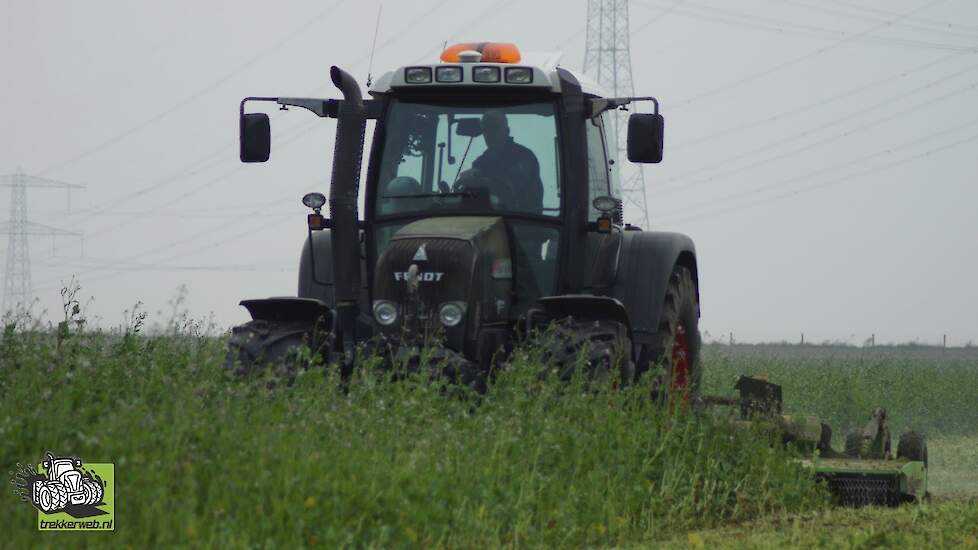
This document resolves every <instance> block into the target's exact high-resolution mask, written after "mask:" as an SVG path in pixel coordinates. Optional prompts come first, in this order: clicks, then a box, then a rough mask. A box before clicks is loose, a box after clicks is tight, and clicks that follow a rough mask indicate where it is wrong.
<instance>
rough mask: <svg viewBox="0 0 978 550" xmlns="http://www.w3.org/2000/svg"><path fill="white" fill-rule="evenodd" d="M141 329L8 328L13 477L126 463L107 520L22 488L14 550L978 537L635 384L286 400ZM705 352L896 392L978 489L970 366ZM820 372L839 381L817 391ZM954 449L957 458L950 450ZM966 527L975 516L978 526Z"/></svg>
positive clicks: (213, 347) (532, 372)
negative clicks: (863, 504) (819, 471)
mask: <svg viewBox="0 0 978 550" xmlns="http://www.w3.org/2000/svg"><path fill="white" fill-rule="evenodd" d="M140 322H141V321H140ZM138 328H139V327H138V326H136V323H135V321H133V322H132V323H130V330H122V331H119V332H118V333H117V334H104V333H96V332H81V333H76V332H75V331H74V329H70V328H69V327H62V330H60V331H59V330H51V331H41V330H23V331H14V330H13V329H12V328H11V329H9V330H7V331H6V332H5V333H4V335H3V337H2V338H3V339H2V341H0V396H3V398H2V399H0V461H2V466H3V470H4V471H10V470H12V469H13V468H14V466H15V465H16V463H17V462H22V463H26V462H28V461H33V460H37V459H38V458H39V457H41V456H42V453H43V452H44V451H45V450H52V451H55V452H58V453H66V454H67V453H70V454H76V455H78V456H81V457H82V458H84V459H87V460H90V461H92V462H100V461H106V462H114V463H115V465H116V480H117V487H116V503H117V504H116V514H117V529H116V531H115V532H114V533H111V534H104V533H39V532H37V531H36V527H35V525H36V523H35V521H36V520H35V511H34V510H33V509H32V508H31V507H30V506H29V505H27V504H25V503H21V502H18V501H17V500H16V498H15V497H13V496H11V495H9V494H6V495H5V496H4V497H2V498H0V513H3V516H4V517H5V518H6V521H5V527H6V529H5V538H4V541H3V542H4V544H5V545H9V546H11V547H34V546H38V545H41V546H43V545H49V546H55V545H62V544H65V543H67V544H71V545H89V546H99V547H102V546H106V545H107V543H108V544H109V545H113V546H127V545H131V546H133V547H149V546H157V545H174V544H186V543H188V542H189V543H191V544H194V545H199V546H213V547H241V546H255V545H259V546H283V547H293V546H300V545H311V544H322V545H326V546H337V545H356V546H377V547H391V546H405V545H407V546H425V547H486V546H489V547H493V546H548V547H568V546H571V547H573V546H584V545H600V546H605V545H634V544H648V543H650V542H653V541H659V542H668V541H672V542H671V543H670V544H673V543H674V544H677V545H679V546H680V547H681V546H684V545H686V546H688V545H690V544H692V545H693V546H697V545H698V544H700V543H703V542H704V541H706V544H707V547H713V546H714V545H715V544H714V542H724V543H731V544H739V543H740V542H743V543H744V544H745V545H748V546H754V545H755V544H754V542H753V541H756V544H757V545H762V544H766V545H769V546H772V547H777V546H782V545H785V544H808V543H813V544H814V543H823V544H826V545H829V543H830V542H831V541H837V542H839V543H840V544H842V545H843V546H844V545H845V544H862V542H860V541H863V542H865V541H873V540H881V541H883V543H884V545H887V544H889V543H890V542H892V541H898V540H903V539H889V538H884V539H880V538H878V537H880V536H882V535H879V534H878V533H879V531H880V530H881V529H882V527H881V525H882V524H880V523H875V524H874V523H873V522H872V521H867V522H866V523H860V522H857V521H855V520H854V519H853V520H851V521H850V520H848V519H845V518H866V517H868V518H872V517H881V518H884V517H885V518H889V517H892V518H894V520H895V521H900V522H903V523H901V525H904V526H906V536H907V537H911V536H912V537H921V536H924V535H921V534H920V533H929V532H930V531H926V530H924V531H920V532H918V531H915V530H913V529H911V527H912V526H914V525H918V524H920V519H919V518H927V519H928V521H929V522H930V523H927V525H928V527H927V529H932V526H933V525H944V526H945V529H956V531H953V532H951V533H945V535H946V537H947V538H945V539H935V540H946V541H949V542H948V544H950V543H951V542H956V543H960V544H967V543H968V541H969V540H972V539H968V538H967V537H968V536H969V533H970V534H972V535H973V534H974V529H973V526H974V525H975V515H976V512H975V506H974V504H973V503H970V502H966V501H961V500H956V501H953V502H950V503H940V504H934V505H928V506H925V507H922V508H920V509H919V510H918V509H917V508H916V507H908V508H904V509H901V510H897V511H877V510H864V511H857V512H849V511H833V510H830V509H828V507H827V504H826V502H827V500H826V498H825V494H824V492H823V491H822V489H821V488H820V487H818V486H817V485H816V484H815V483H814V482H813V481H812V480H811V479H810V477H809V475H808V474H807V473H806V472H805V471H803V470H801V469H799V468H798V467H797V466H795V465H794V464H793V463H792V462H791V461H790V460H789V458H790V456H789V453H790V451H783V450H778V449H772V448H770V447H769V446H768V445H767V444H766V442H765V441H764V440H763V438H760V437H757V436H756V434H750V433H731V432H730V431H729V430H727V429H725V428H724V426H723V423H718V422H714V421H712V420H711V419H710V418H709V417H708V416H707V417H704V416H702V415H691V414H686V413H683V412H671V413H670V412H668V411H663V410H659V409H656V408H654V407H652V406H651V405H650V404H649V403H648V400H647V399H646V398H645V396H644V395H643V393H642V392H639V391H627V390H626V391H614V390H611V389H608V388H593V387H592V388H587V387H585V386H584V385H583V384H582V383H581V382H577V383H572V384H570V385H567V384H560V383H556V382H551V381H539V380H537V374H536V373H537V372H538V370H539V369H538V367H537V366H536V365H531V364H516V365H514V368H513V369H512V370H510V371H508V372H505V373H503V374H502V375H501V376H500V377H499V380H498V382H497V383H496V385H494V387H493V389H492V391H491V392H490V393H489V394H488V395H487V396H485V397H483V398H481V399H480V398H477V397H476V396H472V395H459V393H458V392H459V391H460V390H457V389H450V388H445V387H443V386H442V385H440V384H439V383H437V382H436V381H431V380H428V379H424V378H420V377H409V378H407V379H404V380H399V381H397V382H391V381H386V380H383V379H381V377H379V376H377V375H376V374H368V373H367V372H365V371H367V370H369V365H366V366H365V367H364V369H363V370H361V371H360V372H358V373H357V374H356V376H355V377H354V379H353V380H352V381H350V383H349V384H342V383H341V382H340V380H338V378H337V376H336V375H335V373H334V372H332V371H331V370H329V369H326V368H322V367H316V368H313V369H310V370H308V371H304V372H303V373H302V374H300V375H299V376H298V378H297V379H296V381H295V384H293V385H292V386H291V387H285V386H283V385H282V384H278V385H276V386H275V387H274V388H271V389H270V388H269V384H268V382H269V379H254V378H253V379H248V380H238V379H232V378H230V377H229V376H228V375H227V374H226V373H225V372H224V371H223V368H222V362H223V358H224V342H223V339H220V338H213V337H208V336H203V335H199V334H197V333H196V331H195V330H190V331H186V330H182V331H181V330H170V331H169V332H168V333H167V334H162V335H159V336H152V337H145V336H142V335H139V334H136V332H137V329H138ZM706 359H707V365H708V370H707V377H706V380H707V384H708V388H707V389H708V390H709V391H711V392H722V393H729V392H730V390H729V386H730V383H731V382H732V380H733V377H734V375H735V374H738V373H741V372H743V373H767V374H768V375H770V377H771V379H772V380H775V381H778V382H782V383H784V385H785V392H786V393H785V396H786V401H787V406H788V407H789V408H790V409H792V410H805V411H811V412H814V413H817V414H822V415H824V416H825V417H826V418H828V419H830V420H831V421H832V422H833V423H835V425H837V426H838V428H837V429H842V428H843V427H844V426H845V425H846V424H847V423H861V422H862V421H863V417H864V416H865V414H866V413H867V412H868V410H869V407H871V406H872V404H875V403H874V400H875V399H877V398H884V399H881V401H882V402H884V403H886V404H888V405H889V407H890V409H891V411H892V412H893V421H894V423H895V424H896V427H897V428H898V429H899V428H902V427H904V426H908V425H912V426H915V427H921V428H923V429H926V430H934V431H939V432H941V433H942V434H943V435H941V437H940V438H934V439H932V441H931V457H932V460H933V462H934V464H933V466H934V468H957V470H955V471H956V472H960V474H959V475H963V476H970V480H971V481H970V483H971V485H967V484H965V485H959V486H961V487H966V488H967V487H971V488H972V489H973V488H974V487H975V479H974V478H975V473H974V470H973V464H975V462H974V458H975V456H976V454H978V453H976V451H978V445H975V444H974V441H975V440H974V439H969V438H968V437H967V436H969V435H970V436H973V435H974V427H975V426H976V423H975V422H974V411H975V410H978V404H976V403H975V400H978V397H976V395H975V392H974V388H975V387H978V369H976V368H975V364H976V363H975V361H974V360H968V359H957V360H955V361H957V362H955V361H942V360H941V359H939V358H938V359H926V360H917V359H913V360H904V359H901V358H900V356H899V355H897V356H895V357H891V358H887V357H876V356H872V355H867V356H866V357H865V358H864V359H860V360H854V359H853V358H851V357H846V358H834V357H828V358H826V357H822V358H818V357H817V354H814V355H813V357H812V358H810V359H806V360H802V361H795V360H792V361H790V362H789V361H788V360H786V359H783V358H778V357H777V355H771V354H767V355H763V354H762V355H760V356H756V357H753V356H752V357H742V356H737V355H736V354H734V353H731V351H730V350H729V349H727V348H711V349H710V350H709V351H708V354H707V357H706ZM806 361H807V362H806ZM968 361H970V363H969V362H968ZM918 371H921V372H918ZM938 375H940V376H938ZM883 380H889V381H890V382H891V386H890V388H891V389H886V386H885V385H883ZM823 382H824V383H825V384H826V385H827V387H829V388H831V389H830V390H822V389H820V386H819V383H823ZM805 392H808V393H807V394H806V393H805ZM969 422H970V423H971V424H970V426H971V431H970V432H969V428H968V427H969ZM935 435H936V434H935ZM939 441H946V442H948V447H947V448H948V449H951V450H953V453H946V454H942V453H941V452H940V451H938V452H935V447H934V445H935V443H937V442H939ZM938 445H939V446H940V445H942V444H940V443H939V444H938ZM968 460H971V461H972V462H971V463H970V466H969V465H968V464H967V461H968ZM961 461H964V462H961ZM969 468H970V471H969ZM938 475H939V474H938ZM948 481H951V480H948ZM846 514H854V515H846ZM860 514H862V515H860ZM877 514H878V516H877ZM921 514H923V515H921ZM968 514H970V515H968ZM792 518H794V519H792ZM914 518H918V519H914ZM959 518H970V521H971V523H970V524H969V525H971V527H967V526H966V525H965V524H964V523H961V521H963V520H960V521H959ZM931 520H932V521H931ZM820 522H823V523H820ZM833 522H838V523H839V524H840V525H843V526H846V527H845V530H852V531H853V532H852V533H850V534H846V533H845V532H840V533H839V534H838V537H839V538H831V536H835V535H833V534H832V533H831V532H828V533H824V532H822V531H818V532H815V533H808V535H806V536H809V537H816V538H798V537H801V535H800V534H798V533H799V532H798V531H797V529H796V528H795V527H792V526H799V525H800V526H807V525H811V526H813V528H814V527H818V526H821V527H819V529H823V528H824V527H825V526H827V525H831V524H832V523H833ZM743 525H754V526H760V527H756V528H751V529H758V530H757V531H756V533H751V534H749V535H745V536H746V537H748V538H743V537H741V536H740V535H735V534H734V533H738V532H743V530H744V529H747V528H746V527H737V526H743ZM867 525H868V526H867ZM933 528H934V529H936V527H933ZM738 529H739V530H740V531H738ZM792 529H796V530H795V531H792ZM969 529H970V530H969ZM901 532H903V531H901ZM690 533H692V534H690ZM755 534H756V535H757V537H759V538H750V537H754V536H755ZM728 535H729V536H728ZM887 536H889V535H887ZM738 537H739V538H738ZM820 537H826V538H820ZM846 537H848V538H846ZM873 537H877V538H873ZM906 540H908V541H915V540H929V539H915V538H908V539H906ZM744 541H747V542H744Z"/></svg>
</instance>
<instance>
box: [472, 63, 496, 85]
mask: <svg viewBox="0 0 978 550" xmlns="http://www.w3.org/2000/svg"><path fill="white" fill-rule="evenodd" d="M472 80H473V81H475V82H499V67H485V66H480V67H473V68H472Z"/></svg>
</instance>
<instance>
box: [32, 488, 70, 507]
mask: <svg viewBox="0 0 978 550" xmlns="http://www.w3.org/2000/svg"><path fill="white" fill-rule="evenodd" d="M66 504H68V491H66V490H65V488H64V485H62V484H61V483H60V482H57V481H55V482H53V483H48V484H46V485H44V486H42V487H41V488H40V490H38V492H37V505H38V507H39V508H40V509H41V511H42V512H44V513H50V512H55V511H57V510H60V509H62V508H64V507H65V505H66Z"/></svg>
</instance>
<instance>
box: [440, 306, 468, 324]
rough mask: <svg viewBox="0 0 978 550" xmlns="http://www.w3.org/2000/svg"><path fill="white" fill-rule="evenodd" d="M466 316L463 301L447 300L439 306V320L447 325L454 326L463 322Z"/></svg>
mask: <svg viewBox="0 0 978 550" xmlns="http://www.w3.org/2000/svg"><path fill="white" fill-rule="evenodd" d="M464 317H465V304H463V303H461V302H447V303H444V304H442V305H441V307H440V308H438V320H439V321H441V324H443V325H445V326H446V327H454V326H455V325H457V324H459V323H461V322H462V319H463V318H464Z"/></svg>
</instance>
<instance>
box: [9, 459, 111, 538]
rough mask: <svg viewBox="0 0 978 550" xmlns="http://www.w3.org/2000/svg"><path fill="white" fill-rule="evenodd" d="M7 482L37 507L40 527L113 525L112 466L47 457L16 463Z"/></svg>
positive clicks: (73, 528)
mask: <svg viewBox="0 0 978 550" xmlns="http://www.w3.org/2000/svg"><path fill="white" fill-rule="evenodd" d="M17 468H18V469H17V471H16V472H15V473H14V476H13V479H11V480H10V482H11V483H12V484H13V485H14V493H15V494H18V495H20V498H21V500H23V501H25V502H30V503H31V504H33V505H34V507H35V508H37V528H38V529H39V530H41V531H77V530H94V531H112V530H114V529H115V494H114V493H115V491H114V488H115V479H114V478H115V466H114V465H113V464H109V463H86V464H85V465H84V467H82V461H81V460H80V459H78V458H74V457H67V456H62V457H56V456H54V454H52V453H47V458H46V459H45V460H44V461H43V462H42V463H41V464H39V465H37V466H21V465H20V464H18V465H17Z"/></svg>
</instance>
